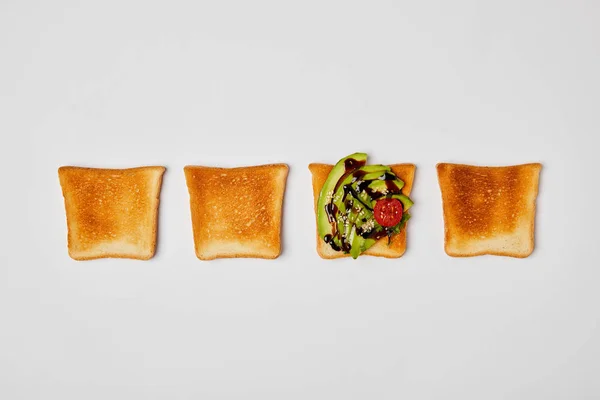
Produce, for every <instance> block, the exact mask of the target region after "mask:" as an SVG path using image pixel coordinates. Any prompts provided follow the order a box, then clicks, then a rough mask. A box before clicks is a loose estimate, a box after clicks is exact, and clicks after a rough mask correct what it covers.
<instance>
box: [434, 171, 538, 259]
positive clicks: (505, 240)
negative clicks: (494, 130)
mask: <svg viewBox="0 0 600 400" xmlns="http://www.w3.org/2000/svg"><path fill="white" fill-rule="evenodd" d="M541 169H542V165H541V164H524V165H515V166H509V167H476V166H471V165H461V164H445V163H441V164H438V165H437V173H438V179H439V183H440V188H441V191H442V201H443V209H444V230H445V240H444V241H445V245H444V247H445V250H446V253H447V254H448V255H449V256H452V257H471V256H479V255H484V254H491V255H497V256H509V257H519V258H525V257H528V256H529V255H530V254H531V253H532V252H533V248H534V226H535V207H536V198H537V195H538V183H539V176H540V171H541Z"/></svg>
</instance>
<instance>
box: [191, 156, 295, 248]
mask: <svg viewBox="0 0 600 400" xmlns="http://www.w3.org/2000/svg"><path fill="white" fill-rule="evenodd" d="M184 172H185V178H186V181H187V186H188V191H189V193H190V209H191V214H192V226H193V231H194V244H195V249H196V256H197V257H198V258H199V259H201V260H213V259H215V258H234V257H254V258H271V259H272V258H277V257H279V254H280V253H281V214H282V207H283V196H284V193H285V185H286V180H287V175H288V166H287V165H286V164H271V165H260V166H252V167H241V168H214V167H201V166H187V167H185V168H184Z"/></svg>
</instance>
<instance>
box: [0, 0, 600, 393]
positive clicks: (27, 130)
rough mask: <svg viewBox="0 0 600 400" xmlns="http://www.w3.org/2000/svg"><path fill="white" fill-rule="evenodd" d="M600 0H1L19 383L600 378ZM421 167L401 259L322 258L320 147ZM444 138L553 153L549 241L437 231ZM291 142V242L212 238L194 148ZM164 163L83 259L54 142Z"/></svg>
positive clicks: (306, 386) (252, 385)
mask: <svg viewBox="0 0 600 400" xmlns="http://www.w3.org/2000/svg"><path fill="white" fill-rule="evenodd" d="M598 21H600V2H598V1H581V0H578V1H533V0H528V1H495V2H490V1H468V0H458V1H452V2H448V1H372V2H355V1H302V2H281V1H262V0H259V1H252V2H250V1H248V2H246V1H220V2H218V1H214V2H213V1H201V2H193V1H187V2H180V1H172V2H156V1H141V0H137V1H135V0H133V1H132V0H126V1H102V2H81V1H69V0H56V1H50V2H44V1H7V0H3V1H1V2H0V50H1V51H0V115H1V117H0V135H2V145H1V146H0V156H1V158H0V163H1V167H2V171H3V174H2V176H3V185H2V196H1V197H0V205H1V207H0V217H1V223H0V235H2V236H1V239H2V240H1V243H2V251H1V252H0V324H1V325H0V397H1V398H2V399H62V400H67V399H107V398H111V399H188V398H190V399H191V398H194V399H199V398H202V399H251V398H252V399H338V398H340V399H397V398H408V399H527V400H531V399H585V398H588V399H595V398H600V381H599V380H598V379H597V375H598V371H599V370H600V330H599V328H598V321H599V318H600V309H599V308H600V290H599V289H598V287H599V281H600V270H599V268H598V264H599V263H598V256H599V254H598V248H599V246H598V223H599V222H600V219H599V212H598V204H597V203H598V200H597V198H596V196H595V195H596V194H597V193H598V190H597V181H598V168H597V159H596V153H597V143H598V141H597V136H598V133H599V129H600V119H599V117H598V109H599V106H600V94H599V93H600V77H599V71H600V51H599V48H600V46H599V44H600V28H599V25H598ZM354 151H366V152H368V153H369V154H370V156H371V157H370V161H371V162H380V163H395V162H414V163H416V164H417V166H418V170H417V176H416V181H415V188H414V192H413V198H414V200H415V201H416V205H415V207H414V210H413V216H414V218H413V220H411V222H410V224H409V238H408V240H409V247H408V251H407V253H406V255H405V256H404V257H403V258H401V259H399V260H392V261H390V260H385V259H374V258H367V257H364V258H360V259H359V260H358V261H352V260H341V261H336V262H327V261H324V260H321V259H320V258H319V257H318V256H317V254H316V252H315V248H314V246H315V245H314V229H315V228H314V216H313V210H312V193H311V179H310V174H309V172H308V169H307V164H308V163H310V162H314V161H318V162H335V161H336V160H337V159H339V158H340V157H342V156H344V155H346V154H349V153H352V152H354ZM440 161H451V162H466V163H476V164H487V165H503V164H513V163H521V162H535V161H539V162H542V163H543V164H544V169H543V171H542V181H541V187H540V197H539V203H538V205H539V209H538V211H539V212H538V221H537V235H536V239H537V249H536V251H535V253H534V255H533V256H532V257H530V258H528V259H525V260H516V259H509V258H500V257H477V258H472V259H452V258H449V257H447V256H446V255H445V253H444V252H443V224H442V209H441V198H440V193H439V190H438V186H437V178H436V174H435V164H436V163H437V162H440ZM269 162H286V163H288V164H289V165H290V167H291V170H290V176H289V179H288V190H287V193H286V199H285V214H284V227H283V228H284V246H285V249H284V253H283V255H282V256H281V257H280V258H279V259H277V260H275V261H265V260H251V259H250V260H220V261H214V262H201V261H199V260H197V259H196V258H195V256H194V251H193V244H192V236H191V222H190V218H189V205H188V196H187V189H186V186H185V180H184V175H183V171H182V168H183V166H184V165H186V164H207V165H219V166H238V165H248V164H262V163H269ZM69 164H71V165H85V166H96V167H129V166H138V165H148V164H157V165H165V166H166V167H167V168H168V171H167V173H166V175H165V180H164V185H163V190H162V197H161V200H162V203H161V208H160V237H159V245H158V253H157V256H156V257H155V258H154V259H153V260H151V261H149V262H140V261H133V260H102V261H93V262H81V263H77V262H75V261H72V260H71V259H69V258H68V255H67V251H66V224H65V216H64V207H63V203H62V196H61V191H60V187H59V184H58V178H57V171H56V170H57V168H58V167H59V166H61V165H69Z"/></svg>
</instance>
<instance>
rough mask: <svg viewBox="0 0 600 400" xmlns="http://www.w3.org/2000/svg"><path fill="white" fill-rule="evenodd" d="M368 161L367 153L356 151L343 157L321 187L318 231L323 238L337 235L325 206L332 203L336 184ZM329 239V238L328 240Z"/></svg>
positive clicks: (318, 203)
mask: <svg viewBox="0 0 600 400" xmlns="http://www.w3.org/2000/svg"><path fill="white" fill-rule="evenodd" d="M366 163H367V155H366V154H365V153H354V154H351V155H349V156H347V157H344V158H342V159H341V160H340V161H338V163H337V164H336V165H335V166H334V167H333V169H332V170H331V172H330V173H329V176H328V177H327V180H325V183H324V184H323V187H322V188H321V193H320V194H319V200H318V202H317V232H318V233H319V237H320V238H321V239H324V240H326V239H325V237H326V236H327V235H330V237H328V238H329V240H333V238H334V237H335V236H336V235H334V232H333V227H332V224H331V222H330V221H329V217H328V215H327V211H326V210H325V206H328V204H329V203H331V200H332V196H333V195H334V192H335V190H336V185H337V183H338V182H339V181H340V179H342V178H343V177H344V176H345V175H347V174H349V173H350V172H352V171H354V170H355V169H356V168H358V167H361V166H363V165H365V164H366ZM332 222H334V221H332ZM326 241H328V240H326Z"/></svg>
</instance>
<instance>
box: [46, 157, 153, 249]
mask: <svg viewBox="0 0 600 400" xmlns="http://www.w3.org/2000/svg"><path fill="white" fill-rule="evenodd" d="M164 172H165V168H164V167H140V168H129V169H101V168H82V167H60V168H59V169H58V177H59V180H60V185H61V187H62V192H63V197H64V199H65V209H66V214H67V228H68V235H67V242H68V249H69V256H71V258H73V259H75V260H92V259H96V258H134V259H139V260H148V259H150V258H152V257H153V256H154V253H155V250H156V231H157V225H158V203H159V195H160V188H161V184H162V176H163V173H164Z"/></svg>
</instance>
